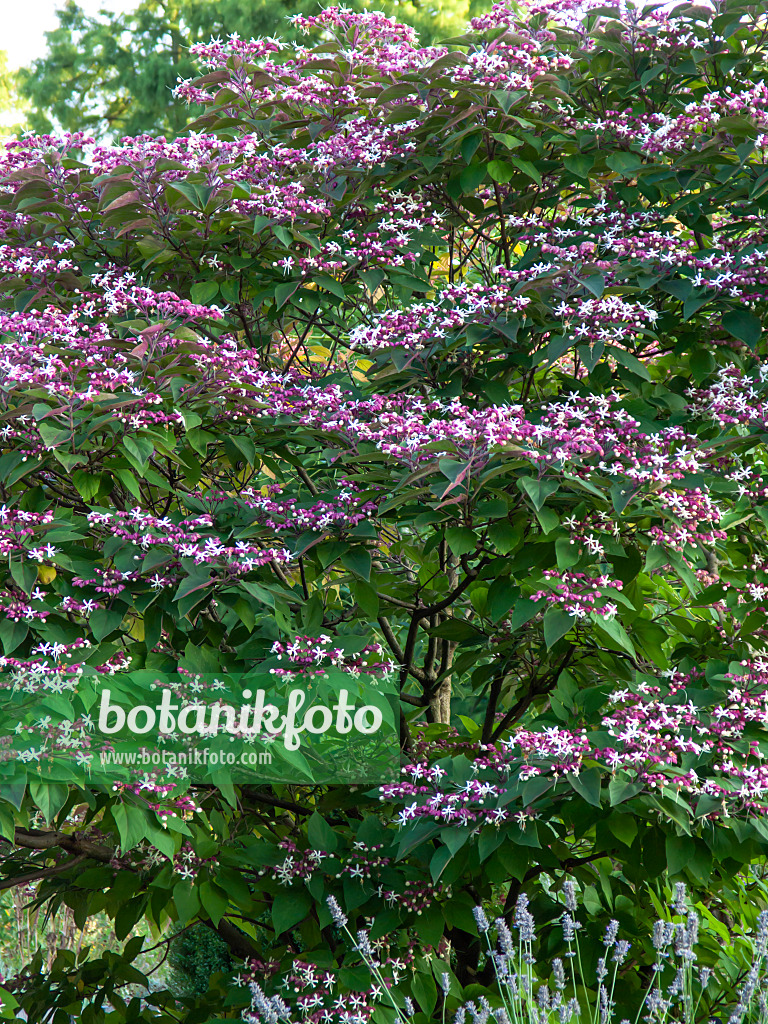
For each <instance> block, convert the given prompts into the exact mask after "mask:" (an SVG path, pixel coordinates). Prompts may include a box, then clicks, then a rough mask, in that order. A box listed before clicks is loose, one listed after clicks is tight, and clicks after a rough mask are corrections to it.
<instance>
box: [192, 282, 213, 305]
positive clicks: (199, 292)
mask: <svg viewBox="0 0 768 1024" xmlns="http://www.w3.org/2000/svg"><path fill="white" fill-rule="evenodd" d="M218 294H219V285H218V282H217V281H198V282H197V284H193V285H192V287H191V288H190V290H189V297H190V299H191V300H192V301H193V302H195V303H197V304H198V305H200V306H208V305H210V303H211V302H213V300H214V299H215V298H216V296H217V295H218Z"/></svg>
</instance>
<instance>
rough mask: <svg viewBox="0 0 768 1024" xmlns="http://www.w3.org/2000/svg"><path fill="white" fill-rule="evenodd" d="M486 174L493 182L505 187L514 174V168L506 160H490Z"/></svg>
mask: <svg viewBox="0 0 768 1024" xmlns="http://www.w3.org/2000/svg"><path fill="white" fill-rule="evenodd" d="M488 173H489V174H490V176H491V178H492V180H493V181H497V182H498V183H499V184H500V185H506V183H507V182H508V181H509V179H510V178H511V177H512V176H513V175H514V173H515V167H513V165H512V164H510V163H507V161H506V160H491V161H490V163H489V164H488Z"/></svg>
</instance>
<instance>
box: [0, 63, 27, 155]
mask: <svg viewBox="0 0 768 1024" xmlns="http://www.w3.org/2000/svg"><path fill="white" fill-rule="evenodd" d="M22 105H23V104H22V100H21V98H20V97H19V95H18V91H17V83H16V75H15V74H14V73H13V72H12V71H11V70H10V69H9V67H8V54H7V53H6V52H5V50H0V138H2V137H3V136H5V135H7V136H9V137H10V136H12V135H18V134H20V132H21V131H22V130H23V127H24V126H23V125H22V124H21V122H19V121H18V120H17V118H18V116H19V114H20V113H21V108H22Z"/></svg>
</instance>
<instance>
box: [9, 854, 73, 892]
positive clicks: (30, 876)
mask: <svg viewBox="0 0 768 1024" xmlns="http://www.w3.org/2000/svg"><path fill="white" fill-rule="evenodd" d="M87 859H88V854H87V853H78V855H77V856H76V857H73V858H72V859H71V860H66V861H60V862H59V863H58V864H54V865H53V866H52V867H50V868H40V870H39V871H28V872H27V873H26V874H25V875H16V876H15V877H14V878H5V879H3V881H2V882H0V892H2V891H3V890H4V889H14V888H15V887H16V886H17V885H28V884H29V883H30V882H39V881H41V880H42V879H43V878H50V877H51V876H52V875H60V874H62V873H63V872H64V871H68V870H69V869H70V868H73V867H75V865H76V864H79V863H80V862H81V861H84V860H87Z"/></svg>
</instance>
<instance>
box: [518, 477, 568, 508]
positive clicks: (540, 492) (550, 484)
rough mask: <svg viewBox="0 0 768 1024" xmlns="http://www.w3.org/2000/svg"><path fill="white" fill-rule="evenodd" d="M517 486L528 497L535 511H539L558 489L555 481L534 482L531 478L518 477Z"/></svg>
mask: <svg viewBox="0 0 768 1024" xmlns="http://www.w3.org/2000/svg"><path fill="white" fill-rule="evenodd" d="M517 486H518V487H519V488H520V490H521V491H523V492H524V493H525V494H527V495H528V497H529V498H530V499H531V501H532V502H533V507H534V508H535V509H540V508H541V507H542V505H543V504H544V502H545V501H546V500H547V498H548V497H549V496H550V494H554V493H555V492H556V491H557V490H559V488H560V484H559V483H558V481H557V480H536V479H534V477H531V476H523V477H520V478H519V479H518V481H517Z"/></svg>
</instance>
